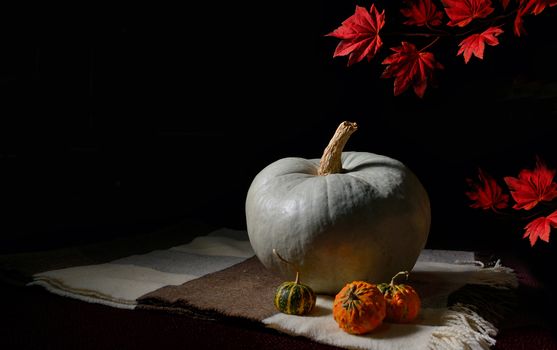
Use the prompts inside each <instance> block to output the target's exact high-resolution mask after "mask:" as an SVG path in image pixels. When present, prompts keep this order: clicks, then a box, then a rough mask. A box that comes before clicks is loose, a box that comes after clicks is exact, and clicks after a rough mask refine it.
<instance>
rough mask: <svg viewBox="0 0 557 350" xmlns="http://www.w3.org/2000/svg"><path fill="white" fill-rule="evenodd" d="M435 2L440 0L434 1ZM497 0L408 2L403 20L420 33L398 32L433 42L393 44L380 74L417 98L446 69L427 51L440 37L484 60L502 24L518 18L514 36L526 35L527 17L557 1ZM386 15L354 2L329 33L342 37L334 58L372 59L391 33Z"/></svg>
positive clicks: (466, 55) (461, 51) (350, 60)
mask: <svg viewBox="0 0 557 350" xmlns="http://www.w3.org/2000/svg"><path fill="white" fill-rule="evenodd" d="M435 1H439V3H438V4H437V5H436V4H435ZM496 1H497V5H494V3H493V1H492V0H406V1H405V2H404V4H405V7H404V8H402V9H400V12H401V14H402V15H403V16H404V17H405V18H406V21H405V22H404V23H403V24H404V25H406V26H412V27H418V29H419V31H418V32H409V33H400V35H402V36H406V37H408V38H416V37H423V38H430V39H431V41H430V42H429V43H428V44H426V45H425V46H424V47H422V48H420V49H418V48H416V45H415V44H413V43H411V42H409V41H407V40H403V41H401V43H400V46H395V47H391V48H390V49H391V50H392V51H393V53H392V54H391V55H390V56H388V57H386V58H385V59H384V60H383V61H382V64H383V65H386V68H385V70H384V72H383V74H382V75H381V77H382V78H394V94H395V96H397V95H400V94H401V93H403V92H404V91H406V90H407V89H408V88H410V87H412V88H413V90H414V92H415V93H416V95H418V96H419V97H423V96H424V93H425V91H426V88H427V85H428V83H430V82H432V80H433V79H434V73H435V72H436V71H437V70H440V69H443V65H442V64H441V63H439V62H438V61H437V60H436V58H435V56H434V54H433V53H432V52H430V51H428V50H430V49H431V48H432V46H433V45H434V44H435V43H436V42H437V41H438V40H439V39H442V38H453V39H454V38H457V39H459V40H460V43H459V44H458V47H459V48H458V51H457V49H456V48H455V51H457V52H456V56H458V55H462V56H463V57H464V62H465V63H468V62H469V61H470V59H471V58H472V56H475V57H477V58H478V59H483V57H484V51H485V47H486V45H489V46H497V45H499V38H498V36H499V35H501V34H503V33H504V31H503V29H502V27H503V26H504V25H505V24H506V22H507V21H510V20H513V19H514V20H513V22H512V30H513V32H514V34H515V35H516V36H521V35H524V34H525V33H526V31H525V29H524V21H523V17H524V16H526V15H538V14H540V13H541V12H542V11H543V10H544V9H545V8H547V7H553V6H555V5H557V0H513V4H512V5H511V4H510V1H511V0H496ZM494 6H496V7H494ZM496 8H497V10H498V11H496ZM496 12H501V13H500V14H497V13H496ZM386 17H387V16H386V14H385V10H383V11H381V12H379V10H378V9H377V8H376V7H375V4H372V5H371V7H370V9H369V11H368V10H366V8H364V7H361V6H356V11H355V12H354V14H353V15H352V16H350V17H349V18H347V19H346V20H345V21H344V22H342V24H341V26H340V27H338V28H337V29H335V30H334V31H332V32H331V33H329V34H327V36H331V37H335V38H338V39H340V42H339V44H338V46H337V47H336V49H335V52H334V54H333V57H338V56H348V66H350V65H352V64H354V63H357V62H360V61H362V60H363V59H364V58H367V60H368V61H371V60H372V59H373V58H374V57H375V56H376V55H377V54H378V52H379V51H380V50H381V49H382V47H383V40H382V36H386V35H392V34H393V33H382V30H383V27H384V26H385V23H386V21H387V18H386ZM445 17H448V20H447V19H445ZM509 25H510V23H509ZM461 28H462V29H461ZM460 38H462V39H460Z"/></svg>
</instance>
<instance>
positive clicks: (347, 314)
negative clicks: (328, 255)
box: [333, 281, 386, 334]
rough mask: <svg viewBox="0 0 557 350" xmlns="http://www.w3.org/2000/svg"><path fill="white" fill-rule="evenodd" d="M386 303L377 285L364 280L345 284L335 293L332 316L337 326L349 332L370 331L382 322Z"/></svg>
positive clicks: (361, 332)
mask: <svg viewBox="0 0 557 350" xmlns="http://www.w3.org/2000/svg"><path fill="white" fill-rule="evenodd" d="M385 314H386V304H385V298H384V297H383V294H382V293H381V291H380V290H379V289H377V287H376V286H375V285H373V284H371V283H367V282H364V281H355V282H352V283H349V284H347V285H346V286H344V288H342V290H341V291H340V292H339V293H338V294H337V295H336V297H335V301H334V303H333V317H334V319H335V321H336V322H337V323H338V325H339V327H340V328H342V329H343V330H344V331H346V332H348V333H351V334H364V333H368V332H371V331H372V330H374V329H375V328H377V327H378V326H379V325H381V323H382V322H383V319H384V318H385Z"/></svg>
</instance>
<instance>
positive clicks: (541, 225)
mask: <svg viewBox="0 0 557 350" xmlns="http://www.w3.org/2000/svg"><path fill="white" fill-rule="evenodd" d="M550 226H553V227H554V228H555V227H557V210H556V211H554V212H553V213H551V214H549V216H547V217H539V218H536V219H534V220H532V221H531V222H529V223H528V225H526V227H524V228H525V229H526V232H525V233H524V236H522V238H526V237H528V238H530V245H531V246H532V247H533V246H534V244H536V241H537V240H538V238H539V239H541V240H542V241H545V242H549V232H550V231H551V227H550Z"/></svg>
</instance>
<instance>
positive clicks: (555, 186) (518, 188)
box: [505, 158, 557, 210]
mask: <svg viewBox="0 0 557 350" xmlns="http://www.w3.org/2000/svg"><path fill="white" fill-rule="evenodd" d="M554 177H555V170H549V169H548V168H547V166H546V165H545V163H544V162H543V161H542V160H541V159H539V158H538V159H537V160H536V168H535V169H534V170H529V169H523V170H521V171H520V173H519V174H518V178H515V177H510V176H507V177H505V182H506V183H507V185H508V186H509V189H510V190H511V195H512V196H513V199H514V200H515V201H516V204H515V205H514V206H513V208H514V209H524V210H530V209H532V208H534V207H535V206H536V205H537V204H538V203H539V202H542V201H551V200H553V199H555V198H557V183H555V182H553V178H554Z"/></svg>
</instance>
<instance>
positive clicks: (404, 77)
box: [381, 41, 443, 97]
mask: <svg viewBox="0 0 557 350" xmlns="http://www.w3.org/2000/svg"><path fill="white" fill-rule="evenodd" d="M391 50H393V51H394V52H395V53H393V54H392V55H390V56H389V57H387V58H385V60H384V61H383V62H382V63H383V64H386V65H388V66H387V67H386V68H385V71H384V72H383V74H382V75H381V78H392V77H394V78H395V83H394V94H395V96H397V95H400V94H401V93H403V92H404V91H405V90H406V89H408V88H409V87H410V85H412V86H413V88H414V92H415V93H416V95H418V96H419V97H423V96H424V93H425V90H426V88H427V82H428V81H429V80H431V79H432V78H433V72H434V70H435V69H443V65H441V64H440V63H439V62H437V61H436V60H435V57H434V56H433V54H432V53H431V52H421V51H417V50H416V46H414V45H413V44H410V43H408V42H405V41H403V42H402V46H399V47H393V48H391Z"/></svg>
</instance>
